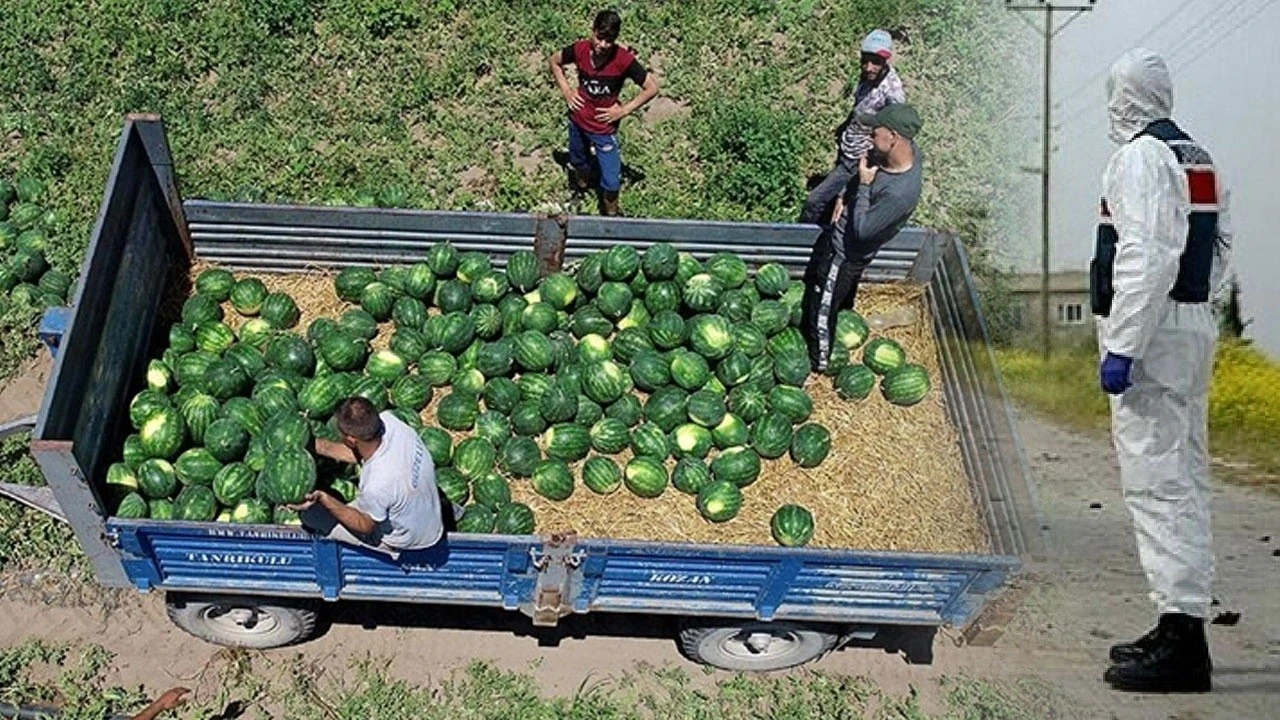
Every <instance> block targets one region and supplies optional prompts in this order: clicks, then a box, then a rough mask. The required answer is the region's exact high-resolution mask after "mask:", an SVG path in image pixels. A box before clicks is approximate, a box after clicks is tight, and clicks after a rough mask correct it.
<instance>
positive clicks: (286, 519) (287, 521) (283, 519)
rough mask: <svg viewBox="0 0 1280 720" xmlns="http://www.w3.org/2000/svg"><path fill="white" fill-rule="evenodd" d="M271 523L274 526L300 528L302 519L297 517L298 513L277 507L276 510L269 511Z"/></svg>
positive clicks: (281, 506)
mask: <svg viewBox="0 0 1280 720" xmlns="http://www.w3.org/2000/svg"><path fill="white" fill-rule="evenodd" d="M271 522H273V523H275V524H276V525H293V526H300V525H302V518H300V517H298V513H297V512H296V511H294V510H290V509H289V508H287V507H285V506H283V505H277V506H276V508H275V509H274V510H272V511H271Z"/></svg>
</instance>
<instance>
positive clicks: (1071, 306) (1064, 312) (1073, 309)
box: [1058, 303, 1084, 325]
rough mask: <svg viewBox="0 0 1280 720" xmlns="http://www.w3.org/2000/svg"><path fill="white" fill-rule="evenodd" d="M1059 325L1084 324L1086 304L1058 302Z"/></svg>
mask: <svg viewBox="0 0 1280 720" xmlns="http://www.w3.org/2000/svg"><path fill="white" fill-rule="evenodd" d="M1058 324H1059V325H1083V324H1084V305H1083V304H1082V303H1058Z"/></svg>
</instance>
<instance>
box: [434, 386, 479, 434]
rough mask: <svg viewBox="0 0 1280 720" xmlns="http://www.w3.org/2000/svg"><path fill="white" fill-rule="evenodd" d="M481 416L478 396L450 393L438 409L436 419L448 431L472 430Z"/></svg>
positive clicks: (442, 400) (441, 401)
mask: <svg viewBox="0 0 1280 720" xmlns="http://www.w3.org/2000/svg"><path fill="white" fill-rule="evenodd" d="M479 415H480V404H479V403H478V402H477V401H476V396H474V395H471V394H469V393H463V392H453V393H450V394H448V395H446V396H445V397H444V398H443V399H441V400H440V404H439V405H438V406H437V407H436V418H437V419H438V420H439V422H440V425H441V427H444V428H446V429H448V430H455V431H462V430H470V429H472V428H473V427H475V424H476V418H477V417H478V416H479Z"/></svg>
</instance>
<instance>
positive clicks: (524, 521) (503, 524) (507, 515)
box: [493, 503, 537, 535]
mask: <svg viewBox="0 0 1280 720" xmlns="http://www.w3.org/2000/svg"><path fill="white" fill-rule="evenodd" d="M536 527H537V522H536V520H535V518H534V516H533V510H532V509H531V508H530V507H529V506H528V505H525V504H524V503H507V504H505V505H503V506H502V507H501V508H499V509H498V514H497V516H496V517H495V518H494V521H493V531H494V532H495V533H498V534H501V535H532V534H533V531H534V530H535V529H536Z"/></svg>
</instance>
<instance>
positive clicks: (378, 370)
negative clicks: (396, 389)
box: [364, 350, 409, 386]
mask: <svg viewBox="0 0 1280 720" xmlns="http://www.w3.org/2000/svg"><path fill="white" fill-rule="evenodd" d="M364 371H365V372H366V373H367V374H368V375H369V377H371V378H374V379H376V380H378V381H380V382H381V383H382V384H383V385H388V386H390V385H393V384H394V383H395V381H396V380H399V379H400V378H402V377H404V376H405V375H406V374H408V372H409V364H408V363H407V362H405V359H404V358H402V357H400V356H399V355H397V354H395V353H394V352H392V351H390V350H379V351H378V352H375V353H374V354H373V355H370V356H369V361H368V363H366V365H365V368H364Z"/></svg>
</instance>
